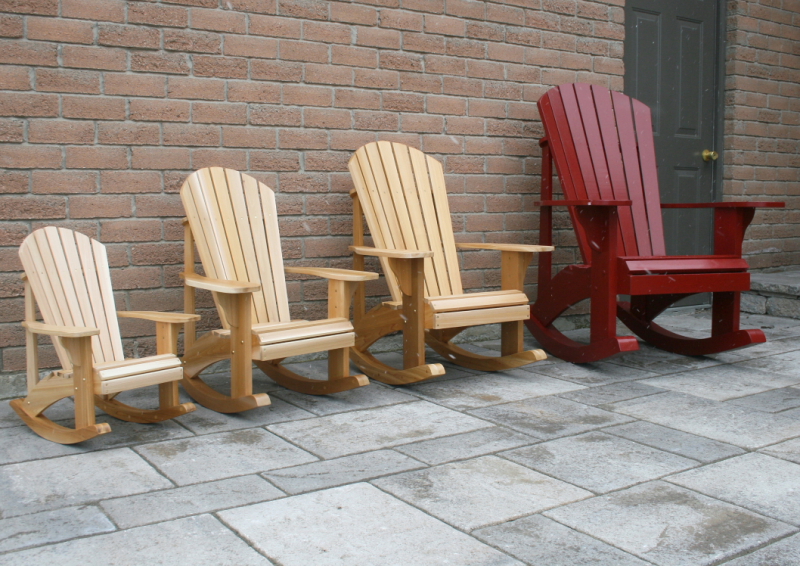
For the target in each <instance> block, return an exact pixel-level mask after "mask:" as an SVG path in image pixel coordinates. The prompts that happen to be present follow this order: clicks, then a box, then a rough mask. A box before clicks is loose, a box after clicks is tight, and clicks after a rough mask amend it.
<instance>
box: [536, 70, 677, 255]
mask: <svg viewBox="0 0 800 566" xmlns="http://www.w3.org/2000/svg"><path fill="white" fill-rule="evenodd" d="M538 106H539V114H540V116H541V118H542V123H543V124H544V131H545V136H546V137H547V141H548V145H549V147H550V150H551V152H552V155H553V161H554V162H555V165H556V170H557V171H558V177H559V179H560V180H561V188H562V190H563V191H564V196H565V198H567V199H581V200H583V199H590V200H630V201H631V202H632V206H630V207H621V208H620V209H619V226H620V235H621V247H620V253H622V254H624V255H630V256H660V255H665V253H666V252H665V246H664V227H663V221H662V219H661V197H660V195H659V190H658V173H657V169H656V154H655V146H654V145H653V125H652V119H651V116H650V108H648V107H647V106H646V105H645V104H643V103H642V102H639V101H638V100H635V99H633V98H630V97H629V96H626V95H624V94H622V93H619V92H612V91H609V90H608V89H607V88H604V87H600V86H590V85H588V84H565V85H561V86H559V87H556V88H553V89H550V90H549V91H547V93H545V94H544V96H542V98H541V99H539V103H538ZM571 212H572V215H573V219H572V220H573V224H574V225H575V226H576V227H577V226H578V223H577V222H576V218H575V214H574V211H571ZM576 232H577V233H578V242H579V245H580V248H581V252H582V253H583V257H584V258H585V259H586V260H587V261H588V258H589V257H591V254H590V251H589V250H590V248H589V243H588V242H587V241H586V238H585V236H584V234H583V231H582V230H576Z"/></svg>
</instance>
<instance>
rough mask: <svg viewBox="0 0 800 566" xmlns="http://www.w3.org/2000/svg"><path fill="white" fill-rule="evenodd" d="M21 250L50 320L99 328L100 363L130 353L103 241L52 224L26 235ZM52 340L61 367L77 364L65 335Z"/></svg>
mask: <svg viewBox="0 0 800 566" xmlns="http://www.w3.org/2000/svg"><path fill="white" fill-rule="evenodd" d="M19 256H20V259H21V260H22V266H23V268H24V269H25V275H26V276H27V278H28V282H29V284H30V286H31V291H33V296H34V297H35V298H36V304H37V305H38V306H39V311H40V312H41V314H42V319H43V320H44V322H45V323H46V324H55V325H59V326H85V327H91V328H99V329H100V334H99V335H96V336H92V355H93V357H94V361H95V363H101V362H111V361H122V360H124V359H125V356H124V354H123V351H122V339H121V338H120V333H119V322H118V320H117V309H116V306H115V304H114V292H113V290H112V288H111V273H110V271H109V269H108V256H107V255H106V247H105V246H104V245H103V244H101V243H100V242H98V241H97V240H93V239H91V238H89V237H88V236H86V235H85V234H81V233H79V232H74V231H72V230H68V229H66V228H56V227H54V226H48V227H46V228H40V229H39V230H35V231H34V232H33V233H31V234H29V235H28V237H26V238H25V240H23V242H22V245H21V246H20V248H19ZM53 343H54V345H55V347H56V352H57V353H58V358H59V360H60V361H61V365H62V367H63V368H64V369H65V370H70V369H72V362H71V361H70V359H69V356H67V353H66V351H65V350H64V348H63V346H62V345H61V341H60V339H59V338H57V337H54V338H53Z"/></svg>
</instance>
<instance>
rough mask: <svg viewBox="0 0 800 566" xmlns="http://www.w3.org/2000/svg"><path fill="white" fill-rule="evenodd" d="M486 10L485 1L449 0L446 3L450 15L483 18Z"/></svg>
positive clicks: (446, 10)
mask: <svg viewBox="0 0 800 566" xmlns="http://www.w3.org/2000/svg"><path fill="white" fill-rule="evenodd" d="M485 11H486V6H485V5H484V2H476V1H475V0H447V3H446V4H445V12H446V13H447V14H448V15H450V16H457V17H461V18H471V19H474V20H482V19H483V18H484V15H485Z"/></svg>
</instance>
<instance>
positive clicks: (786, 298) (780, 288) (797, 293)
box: [742, 271, 800, 319]
mask: <svg viewBox="0 0 800 566" xmlns="http://www.w3.org/2000/svg"><path fill="white" fill-rule="evenodd" d="M742 311H743V312H747V313H751V314H768V315H772V316H780V317H785V318H798V319H800V271H782V272H778V273H753V274H752V275H751V277H750V291H749V292H748V293H742Z"/></svg>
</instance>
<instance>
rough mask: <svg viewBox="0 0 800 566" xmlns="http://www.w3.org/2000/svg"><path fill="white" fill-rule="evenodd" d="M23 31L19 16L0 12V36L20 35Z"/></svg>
mask: <svg viewBox="0 0 800 566" xmlns="http://www.w3.org/2000/svg"><path fill="white" fill-rule="evenodd" d="M24 31H25V28H24V25H23V23H22V17H21V16H11V15H8V14H0V37H22V35H23V32H24Z"/></svg>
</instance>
